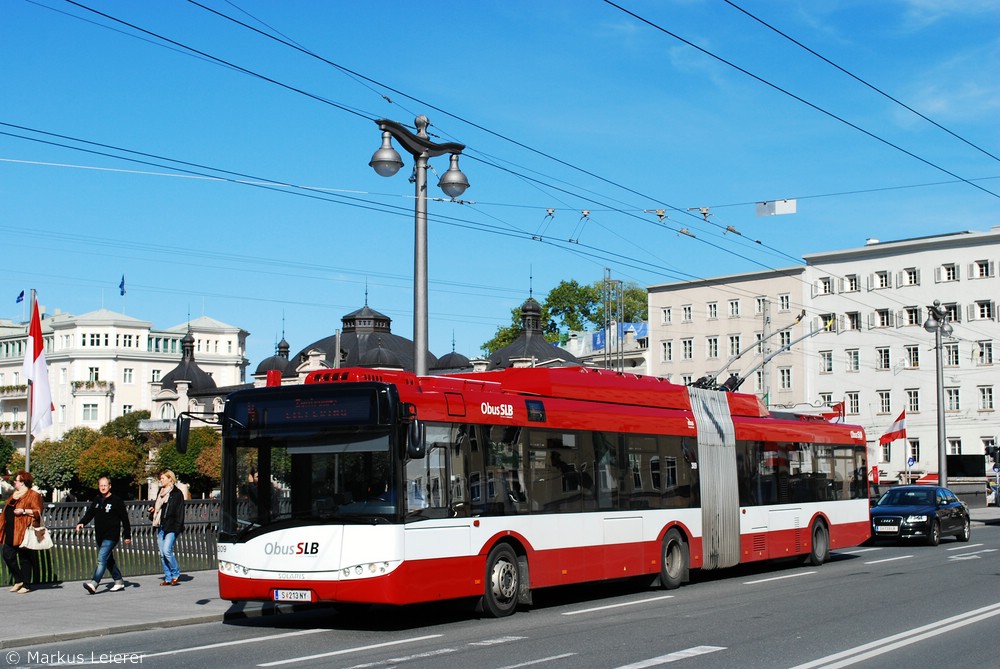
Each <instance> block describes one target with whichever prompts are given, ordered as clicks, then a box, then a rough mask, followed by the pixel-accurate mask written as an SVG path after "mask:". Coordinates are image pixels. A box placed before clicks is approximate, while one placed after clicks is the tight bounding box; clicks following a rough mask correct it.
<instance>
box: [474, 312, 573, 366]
mask: <svg viewBox="0 0 1000 669" xmlns="http://www.w3.org/2000/svg"><path fill="white" fill-rule="evenodd" d="M515 360H532V361H533V363H532V364H534V363H543V362H552V361H558V363H559V364H560V365H579V364H580V361H579V359H578V358H577V357H576V356H575V355H573V354H572V353H570V352H569V351H567V350H566V349H564V348H560V347H558V346H556V345H555V344H553V343H552V342H550V341H548V340H547V339H546V338H545V333H544V332H542V305H540V304H539V303H538V302H537V301H536V300H535V299H534V298H532V297H529V298H528V299H527V300H525V301H524V304H522V305H521V335H520V336H519V337H518V338H517V339H515V340H514V341H513V343H510V344H508V345H507V346H504V347H503V348H501V349H499V350H497V351H494V352H493V355H491V356H490V357H489V364H488V365H487V369H506V368H507V367H513V366H514V361H515Z"/></svg>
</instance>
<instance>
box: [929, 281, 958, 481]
mask: <svg viewBox="0 0 1000 669" xmlns="http://www.w3.org/2000/svg"><path fill="white" fill-rule="evenodd" d="M924 329H925V330H927V331H928V332H932V333H934V351H935V354H936V357H937V433H938V436H937V438H938V485H940V486H947V485H948V445H947V442H946V438H945V430H944V357H943V354H942V348H943V346H942V344H941V338H942V336H944V337H950V336H951V333H952V331H953V328H952V327H951V323H949V322H948V310H947V309H945V308H944V307H942V306H941V300H934V304H933V305H931V306H929V307H927V320H926V321H924Z"/></svg>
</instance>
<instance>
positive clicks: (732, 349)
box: [729, 335, 740, 356]
mask: <svg viewBox="0 0 1000 669" xmlns="http://www.w3.org/2000/svg"><path fill="white" fill-rule="evenodd" d="M739 354H740V336H739V335H729V355H730V356H734V355H739Z"/></svg>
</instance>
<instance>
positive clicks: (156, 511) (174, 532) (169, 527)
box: [149, 469, 184, 585]
mask: <svg viewBox="0 0 1000 669" xmlns="http://www.w3.org/2000/svg"><path fill="white" fill-rule="evenodd" d="M176 483H177V477H176V476H174V473H173V472H172V471H170V470H169V469H167V470H165V471H163V472H161V473H160V492H159V493H158V494H157V495H156V502H155V503H154V504H153V506H151V507H149V513H150V515H151V516H152V519H153V528H154V531H155V532H156V545H157V546H158V547H159V549H160V561H161V562H163V582H162V583H160V585H180V584H181V582H180V577H181V569H180V566H179V565H178V564H177V556H176V555H175V554H174V544H175V543H176V541H177V537H178V536H180V533H181V532H183V531H184V493H182V492H181V491H180V488H178V487H177V485H176Z"/></svg>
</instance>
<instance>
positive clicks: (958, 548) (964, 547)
mask: <svg viewBox="0 0 1000 669" xmlns="http://www.w3.org/2000/svg"><path fill="white" fill-rule="evenodd" d="M982 545H983V544H963V545H961V546H952V547H951V548H949V549H948V550H949V551H965V550H969V549H970V548H979V547H980V546H982ZM991 550H996V549H995V548H993V549H991Z"/></svg>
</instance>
